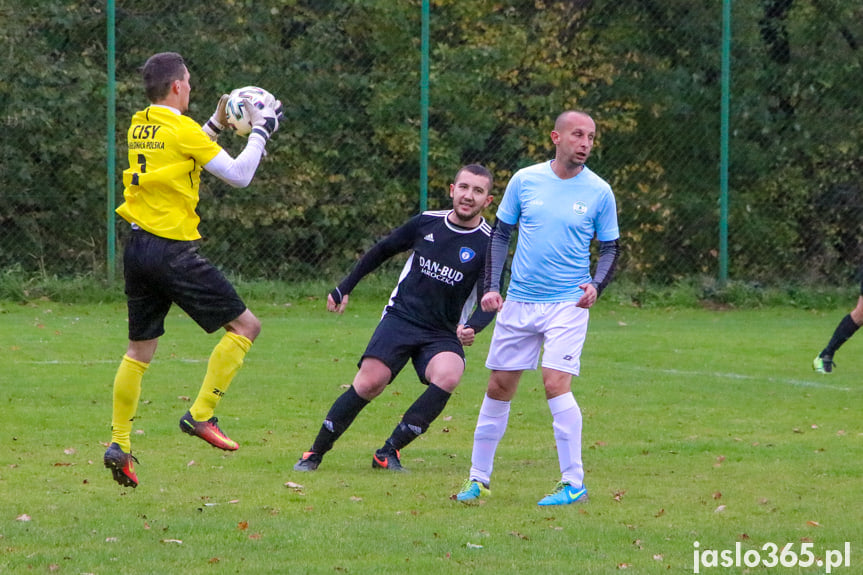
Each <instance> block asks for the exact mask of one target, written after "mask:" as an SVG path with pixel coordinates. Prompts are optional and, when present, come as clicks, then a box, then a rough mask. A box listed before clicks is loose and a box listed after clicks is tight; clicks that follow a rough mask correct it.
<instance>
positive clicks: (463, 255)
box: [458, 248, 476, 264]
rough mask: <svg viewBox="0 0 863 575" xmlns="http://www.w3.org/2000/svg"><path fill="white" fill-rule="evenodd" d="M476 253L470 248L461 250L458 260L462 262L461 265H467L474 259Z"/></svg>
mask: <svg viewBox="0 0 863 575" xmlns="http://www.w3.org/2000/svg"><path fill="white" fill-rule="evenodd" d="M475 255H476V252H475V251H473V250H472V249H470V248H461V249H460V250H459V252H458V259H459V260H461V263H463V264H464V263H467V262H469V261H470V260H472V259H473V258H474V256H475Z"/></svg>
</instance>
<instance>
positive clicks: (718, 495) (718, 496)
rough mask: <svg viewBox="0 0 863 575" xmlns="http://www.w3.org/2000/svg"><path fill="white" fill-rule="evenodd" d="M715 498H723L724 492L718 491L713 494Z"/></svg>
mask: <svg viewBox="0 0 863 575" xmlns="http://www.w3.org/2000/svg"><path fill="white" fill-rule="evenodd" d="M713 498H714V499H722V493H721V492H719V491H717V492H716V493H714V494H713Z"/></svg>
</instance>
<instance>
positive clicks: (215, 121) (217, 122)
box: [204, 94, 230, 142]
mask: <svg viewBox="0 0 863 575" xmlns="http://www.w3.org/2000/svg"><path fill="white" fill-rule="evenodd" d="M228 99H230V96H228V94H222V97H221V98H219V104H218V105H217V106H216V111H215V112H213V115H212V116H210V119H209V120H207V123H206V124H204V131H205V132H206V133H207V135H208V136H210V139H211V140H213V141H214V142H215V141H216V139H217V138H218V137H219V134H221V133H222V130H224V129H225V125H226V124H227V123H228V113H227V111H226V108H227V106H228Z"/></svg>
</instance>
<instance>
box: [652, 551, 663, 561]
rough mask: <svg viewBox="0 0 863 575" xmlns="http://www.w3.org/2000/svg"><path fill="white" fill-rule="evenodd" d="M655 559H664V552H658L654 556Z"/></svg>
mask: <svg viewBox="0 0 863 575" xmlns="http://www.w3.org/2000/svg"><path fill="white" fill-rule="evenodd" d="M653 560H654V561H662V553H657V554H656V555H654V556H653Z"/></svg>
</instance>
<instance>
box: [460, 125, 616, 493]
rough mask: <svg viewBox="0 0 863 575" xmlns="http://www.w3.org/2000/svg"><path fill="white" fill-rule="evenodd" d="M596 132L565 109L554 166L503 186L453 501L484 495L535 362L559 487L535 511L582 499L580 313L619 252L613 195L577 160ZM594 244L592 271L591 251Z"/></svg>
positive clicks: (525, 172) (555, 134)
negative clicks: (490, 319)
mask: <svg viewBox="0 0 863 575" xmlns="http://www.w3.org/2000/svg"><path fill="white" fill-rule="evenodd" d="M595 136H596V124H595V123H594V121H593V119H592V118H591V117H590V116H589V115H588V114H586V113H584V112H580V111H575V110H569V111H566V112H564V113H562V114H561V115H560V116H558V118H557V120H556V121H555V124H554V130H553V131H552V132H551V141H552V143H554V145H555V157H554V159H553V160H551V161H548V162H543V163H541V164H536V165H533V166H530V167H527V168H524V169H522V170H519V171H518V172H516V173H515V175H514V176H513V177H512V179H511V180H510V182H509V184H508V185H507V188H506V193H505V194H504V197H503V200H502V201H501V205H500V208H499V209H498V211H497V224H496V226H495V229H494V231H493V232H492V236H491V241H490V244H489V255H488V257H487V258H486V275H485V277H486V283H487V285H486V290H485V291H486V293H485V295H484V296H483V298H482V308H483V310H485V311H500V314H499V316H498V318H497V323H496V325H495V328H494V335H493V336H492V342H491V348H490V350H489V354H488V360H487V361H486V367H488V368H489V369H491V375H490V377H489V383H488V389H487V390H486V395H485V398H484V399H483V403H482V406H481V407H480V412H479V418H478V420H477V425H476V431H475V432H474V444H473V454H472V457H471V470H470V477H469V478H468V480H467V481H466V482H465V484H464V486H463V487H462V490H461V492H460V493H458V494H457V496H456V499H457V500H459V501H463V502H471V501H475V500H477V499H479V498H480V497H481V496H483V495H485V494H487V493H489V481H490V478H491V472H492V468H493V463H494V454H495V451H496V450H497V446H498V444H499V443H500V440H501V438H502V437H503V434H504V432H505V431H506V427H507V422H508V419H509V411H510V402H511V401H512V398H513V397H514V396H515V392H516V389H517V388H518V382H519V379H520V378H521V374H522V372H523V371H524V370H526V369H528V370H534V369H536V368H537V366H538V365H539V358H540V354H542V379H543V384H544V386H545V395H546V399H547V400H548V405H549V408H550V409H551V414H552V417H553V429H554V438H555V442H556V444H557V455H558V460H559V463H560V472H561V479H560V481H559V482H558V483H557V486H556V487H555V489H554V492H553V493H551V494H550V495H548V496H546V497H545V498H543V499H542V500H541V501H539V504H540V505H566V504H569V503H575V502H579V501H586V500H587V489H586V488H585V486H584V467H583V464H582V459H581V426H582V417H581V410H580V408H579V407H578V403H577V402H576V401H575V397H574V396H573V394H572V391H571V382H572V377H573V376H574V375H578V373H579V369H580V357H581V350H582V347H583V345H584V339H585V336H586V334H587V322H588V315H589V312H588V310H589V309H590V307H591V306H593V304H594V303H595V302H596V299H597V298H598V297H599V294H600V293H602V290H603V289H604V288H605V287H606V286H607V285H608V283H609V282H610V281H611V278H612V276H613V274H614V268H615V265H616V263H617V257H618V253H619V248H618V238H619V236H620V231H619V228H618V224H617V207H616V204H615V201H614V194H613V193H612V191H611V187H610V186H609V185H608V183H606V182H605V180H603V179H602V178H600V177H599V176H597V175H596V174H595V173H594V172H592V171H591V170H590V169H589V168H588V167H587V166H585V165H584V164H585V162H586V161H587V159H588V157H590V152H591V149H592V148H593V142H594V138H595ZM516 225H517V226H518V242H517V244H516V250H515V256H514V259H513V265H512V279H511V281H510V284H509V290H508V291H507V296H506V303H505V304H504V301H503V298H502V296H501V294H500V278H501V272H502V270H503V264H504V261H505V260H506V256H507V252H508V249H509V240H510V236H511V234H512V231H513V229H514V228H515V227H516ZM594 238H596V239H597V240H598V242H599V261H598V262H597V267H596V273H595V274H594V275H593V276H591V274H590V244H591V242H592V241H593V239H594Z"/></svg>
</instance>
